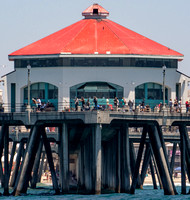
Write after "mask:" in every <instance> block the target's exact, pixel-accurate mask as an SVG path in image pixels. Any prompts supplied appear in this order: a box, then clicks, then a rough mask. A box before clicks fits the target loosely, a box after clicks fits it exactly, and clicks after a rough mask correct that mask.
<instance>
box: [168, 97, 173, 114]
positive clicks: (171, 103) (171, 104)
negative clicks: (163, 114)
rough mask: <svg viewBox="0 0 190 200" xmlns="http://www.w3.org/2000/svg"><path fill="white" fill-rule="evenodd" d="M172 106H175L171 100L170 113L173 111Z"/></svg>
mask: <svg viewBox="0 0 190 200" xmlns="http://www.w3.org/2000/svg"><path fill="white" fill-rule="evenodd" d="M172 106H173V102H172V99H170V101H169V107H170V112H172V111H173V109H172Z"/></svg>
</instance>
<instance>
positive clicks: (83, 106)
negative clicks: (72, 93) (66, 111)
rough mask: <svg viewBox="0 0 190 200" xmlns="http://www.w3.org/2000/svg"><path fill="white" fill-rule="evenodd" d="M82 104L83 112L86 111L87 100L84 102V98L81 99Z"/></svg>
mask: <svg viewBox="0 0 190 200" xmlns="http://www.w3.org/2000/svg"><path fill="white" fill-rule="evenodd" d="M80 101H81V103H82V109H81V110H82V111H84V109H85V100H84V97H81V100H80Z"/></svg>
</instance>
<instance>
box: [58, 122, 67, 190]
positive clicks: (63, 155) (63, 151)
mask: <svg viewBox="0 0 190 200" xmlns="http://www.w3.org/2000/svg"><path fill="white" fill-rule="evenodd" d="M60 172H61V176H60V178H61V180H60V183H61V192H62V193H68V192H69V135H68V129H67V124H66V123H63V124H62V127H61V128H60Z"/></svg>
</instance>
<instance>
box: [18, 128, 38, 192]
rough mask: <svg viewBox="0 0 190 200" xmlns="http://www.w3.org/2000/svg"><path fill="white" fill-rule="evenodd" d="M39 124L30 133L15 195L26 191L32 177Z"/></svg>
mask: <svg viewBox="0 0 190 200" xmlns="http://www.w3.org/2000/svg"><path fill="white" fill-rule="evenodd" d="M40 135H41V134H40V132H39V126H34V128H33V129H32V131H31V133H30V138H29V141H28V145H27V149H26V152H25V159H24V161H23V167H22V171H21V174H20V177H19V180H18V185H17V187H16V191H15V195H16V196H17V195H20V194H22V193H26V191H27V187H28V183H29V179H30V177H31V171H32V167H33V164H34V158H35V155H36V151H37V148H38V144H39V138H40Z"/></svg>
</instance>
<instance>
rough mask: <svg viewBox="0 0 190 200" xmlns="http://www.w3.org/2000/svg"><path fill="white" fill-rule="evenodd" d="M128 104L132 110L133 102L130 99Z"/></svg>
mask: <svg viewBox="0 0 190 200" xmlns="http://www.w3.org/2000/svg"><path fill="white" fill-rule="evenodd" d="M128 106H129V111H130V112H132V111H133V102H132V101H131V100H129V102H128Z"/></svg>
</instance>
